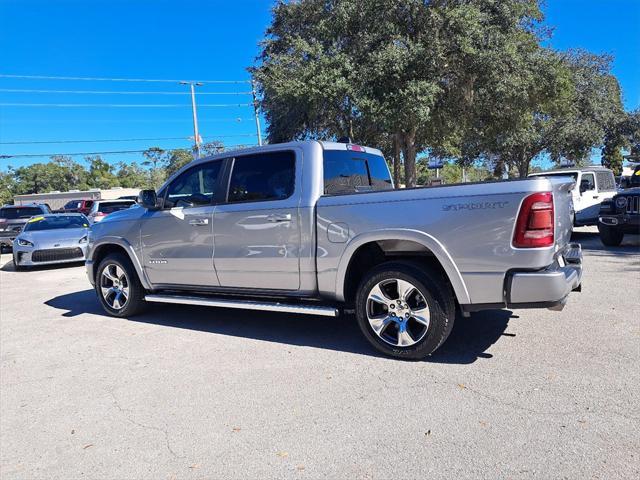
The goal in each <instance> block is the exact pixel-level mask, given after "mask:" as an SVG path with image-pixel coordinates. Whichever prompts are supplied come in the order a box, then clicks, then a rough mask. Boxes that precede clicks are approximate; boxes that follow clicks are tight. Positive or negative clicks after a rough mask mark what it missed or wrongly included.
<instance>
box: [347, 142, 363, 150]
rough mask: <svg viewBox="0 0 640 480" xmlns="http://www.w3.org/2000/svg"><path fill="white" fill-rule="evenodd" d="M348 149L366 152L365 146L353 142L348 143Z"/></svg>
mask: <svg viewBox="0 0 640 480" xmlns="http://www.w3.org/2000/svg"><path fill="white" fill-rule="evenodd" d="M347 150H351V151H352V152H364V151H365V150H364V147H361V146H360V145H354V144H353V143H347Z"/></svg>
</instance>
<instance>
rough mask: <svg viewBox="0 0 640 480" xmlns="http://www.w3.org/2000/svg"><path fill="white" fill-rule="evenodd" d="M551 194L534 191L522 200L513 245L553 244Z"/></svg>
mask: <svg viewBox="0 0 640 480" xmlns="http://www.w3.org/2000/svg"><path fill="white" fill-rule="evenodd" d="M553 230H554V225H553V195H552V194H551V192H544V193H534V194H533V195H529V196H528V197H527V198H525V199H524V201H523V202H522V206H521V207H520V213H519V214H518V220H517V221H516V231H515V233H514V235H513V246H514V247H518V248H535V247H550V246H552V245H553Z"/></svg>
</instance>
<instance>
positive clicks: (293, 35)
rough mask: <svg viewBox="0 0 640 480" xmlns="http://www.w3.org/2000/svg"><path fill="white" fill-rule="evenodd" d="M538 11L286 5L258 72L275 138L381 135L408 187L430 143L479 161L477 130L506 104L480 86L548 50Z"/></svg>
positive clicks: (475, 0) (478, 5) (505, 5)
mask: <svg viewBox="0 0 640 480" xmlns="http://www.w3.org/2000/svg"><path fill="white" fill-rule="evenodd" d="M540 18H541V12H540V9H539V7H538V2H537V1H536V0H501V1H499V2H498V1H497V0H469V1H465V2H449V1H432V2H424V1H422V0H367V1H360V2H351V1H346V0H342V1H341V0H334V1H329V2H327V1H324V0H302V1H299V2H291V3H284V2H280V3H278V4H277V5H276V7H275V8H274V17H273V21H272V23H271V25H270V27H269V29H268V31H267V37H266V39H265V40H264V42H263V43H262V52H261V56H260V58H259V62H260V63H259V65H257V66H256V67H255V68H254V69H252V72H253V75H254V78H255V79H256V80H257V81H258V85H259V92H260V95H261V107H262V109H263V111H264V113H265V115H266V117H267V119H268V121H269V128H268V134H269V139H270V141H272V142H277V141H283V140H291V139H296V138H298V139H299V138H318V137H320V138H336V137H339V136H343V135H348V136H351V137H355V138H356V139H357V141H358V142H363V143H369V142H371V143H376V144H377V143H378V142H380V141H382V143H384V144H385V147H384V148H385V152H386V153H387V155H389V154H390V156H391V158H392V159H393V162H394V168H393V170H394V177H396V180H397V177H398V175H399V171H400V165H399V163H400V162H399V158H400V152H402V157H403V158H404V172H405V183H406V184H407V186H412V185H414V184H415V182H416V171H415V160H416V155H417V153H418V152H420V151H422V150H424V149H425V148H426V147H429V148H431V149H433V150H434V151H436V150H437V153H438V154H440V155H443V156H452V155H454V156H468V157H469V158H471V159H473V158H476V157H477V156H478V155H479V154H480V153H481V152H482V151H483V149H484V150H486V148H484V143H486V142H482V141H478V140H477V139H474V136H473V135H470V134H469V130H472V129H475V130H476V137H478V136H479V135H481V134H482V133H483V131H484V130H483V129H484V128H486V125H484V126H483V125H482V124H481V123H478V120H479V119H482V118H483V116H489V117H490V115H489V114H490V113H491V112H490V109H492V108H494V106H495V105H496V104H487V103H484V102H483V101H482V100H483V99H482V95H481V94H482V93H483V92H494V95H496V96H497V95H498V91H501V92H503V93H504V90H505V88H506V87H508V84H506V83H505V81H504V72H513V71H516V70H517V68H518V66H519V64H520V63H522V58H521V57H523V56H525V53H527V52H528V51H535V50H536V49H539V48H540V47H539V36H538V33H537V31H536V28H535V22H536V21H537V20H539V19H540ZM528 72H529V73H530V70H528ZM513 81H514V83H516V84H517V78H516V79H513ZM501 87H502V88H501ZM492 126H493V128H494V130H496V131H497V130H498V127H497V126H495V125H492ZM472 140H473V141H472ZM475 144H478V145H480V146H481V147H483V149H480V148H475V147H474V148H470V147H472V146H474V145H475ZM468 153H471V154H472V155H469V154H468Z"/></svg>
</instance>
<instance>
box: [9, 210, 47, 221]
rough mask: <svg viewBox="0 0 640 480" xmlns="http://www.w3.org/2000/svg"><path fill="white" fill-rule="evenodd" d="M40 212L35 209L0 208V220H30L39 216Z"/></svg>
mask: <svg viewBox="0 0 640 480" xmlns="http://www.w3.org/2000/svg"><path fill="white" fill-rule="evenodd" d="M41 213H42V210H40V209H39V208H37V207H5V208H0V218H6V219H9V220H15V219H17V218H31V217H33V216H34V215H40V214H41Z"/></svg>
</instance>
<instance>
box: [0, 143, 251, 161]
mask: <svg viewBox="0 0 640 480" xmlns="http://www.w3.org/2000/svg"><path fill="white" fill-rule="evenodd" d="M254 146H256V145H255V144H235V145H224V148H225V149H228V148H229V147H236V148H241V147H254ZM147 150H148V149H145V150H115V151H107V152H68V153H20V154H16V155H4V154H0V159H8V158H36V157H58V156H60V157H62V156H65V157H75V156H78V155H82V156H85V155H119V154H124V153H144V152H146V151H147Z"/></svg>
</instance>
